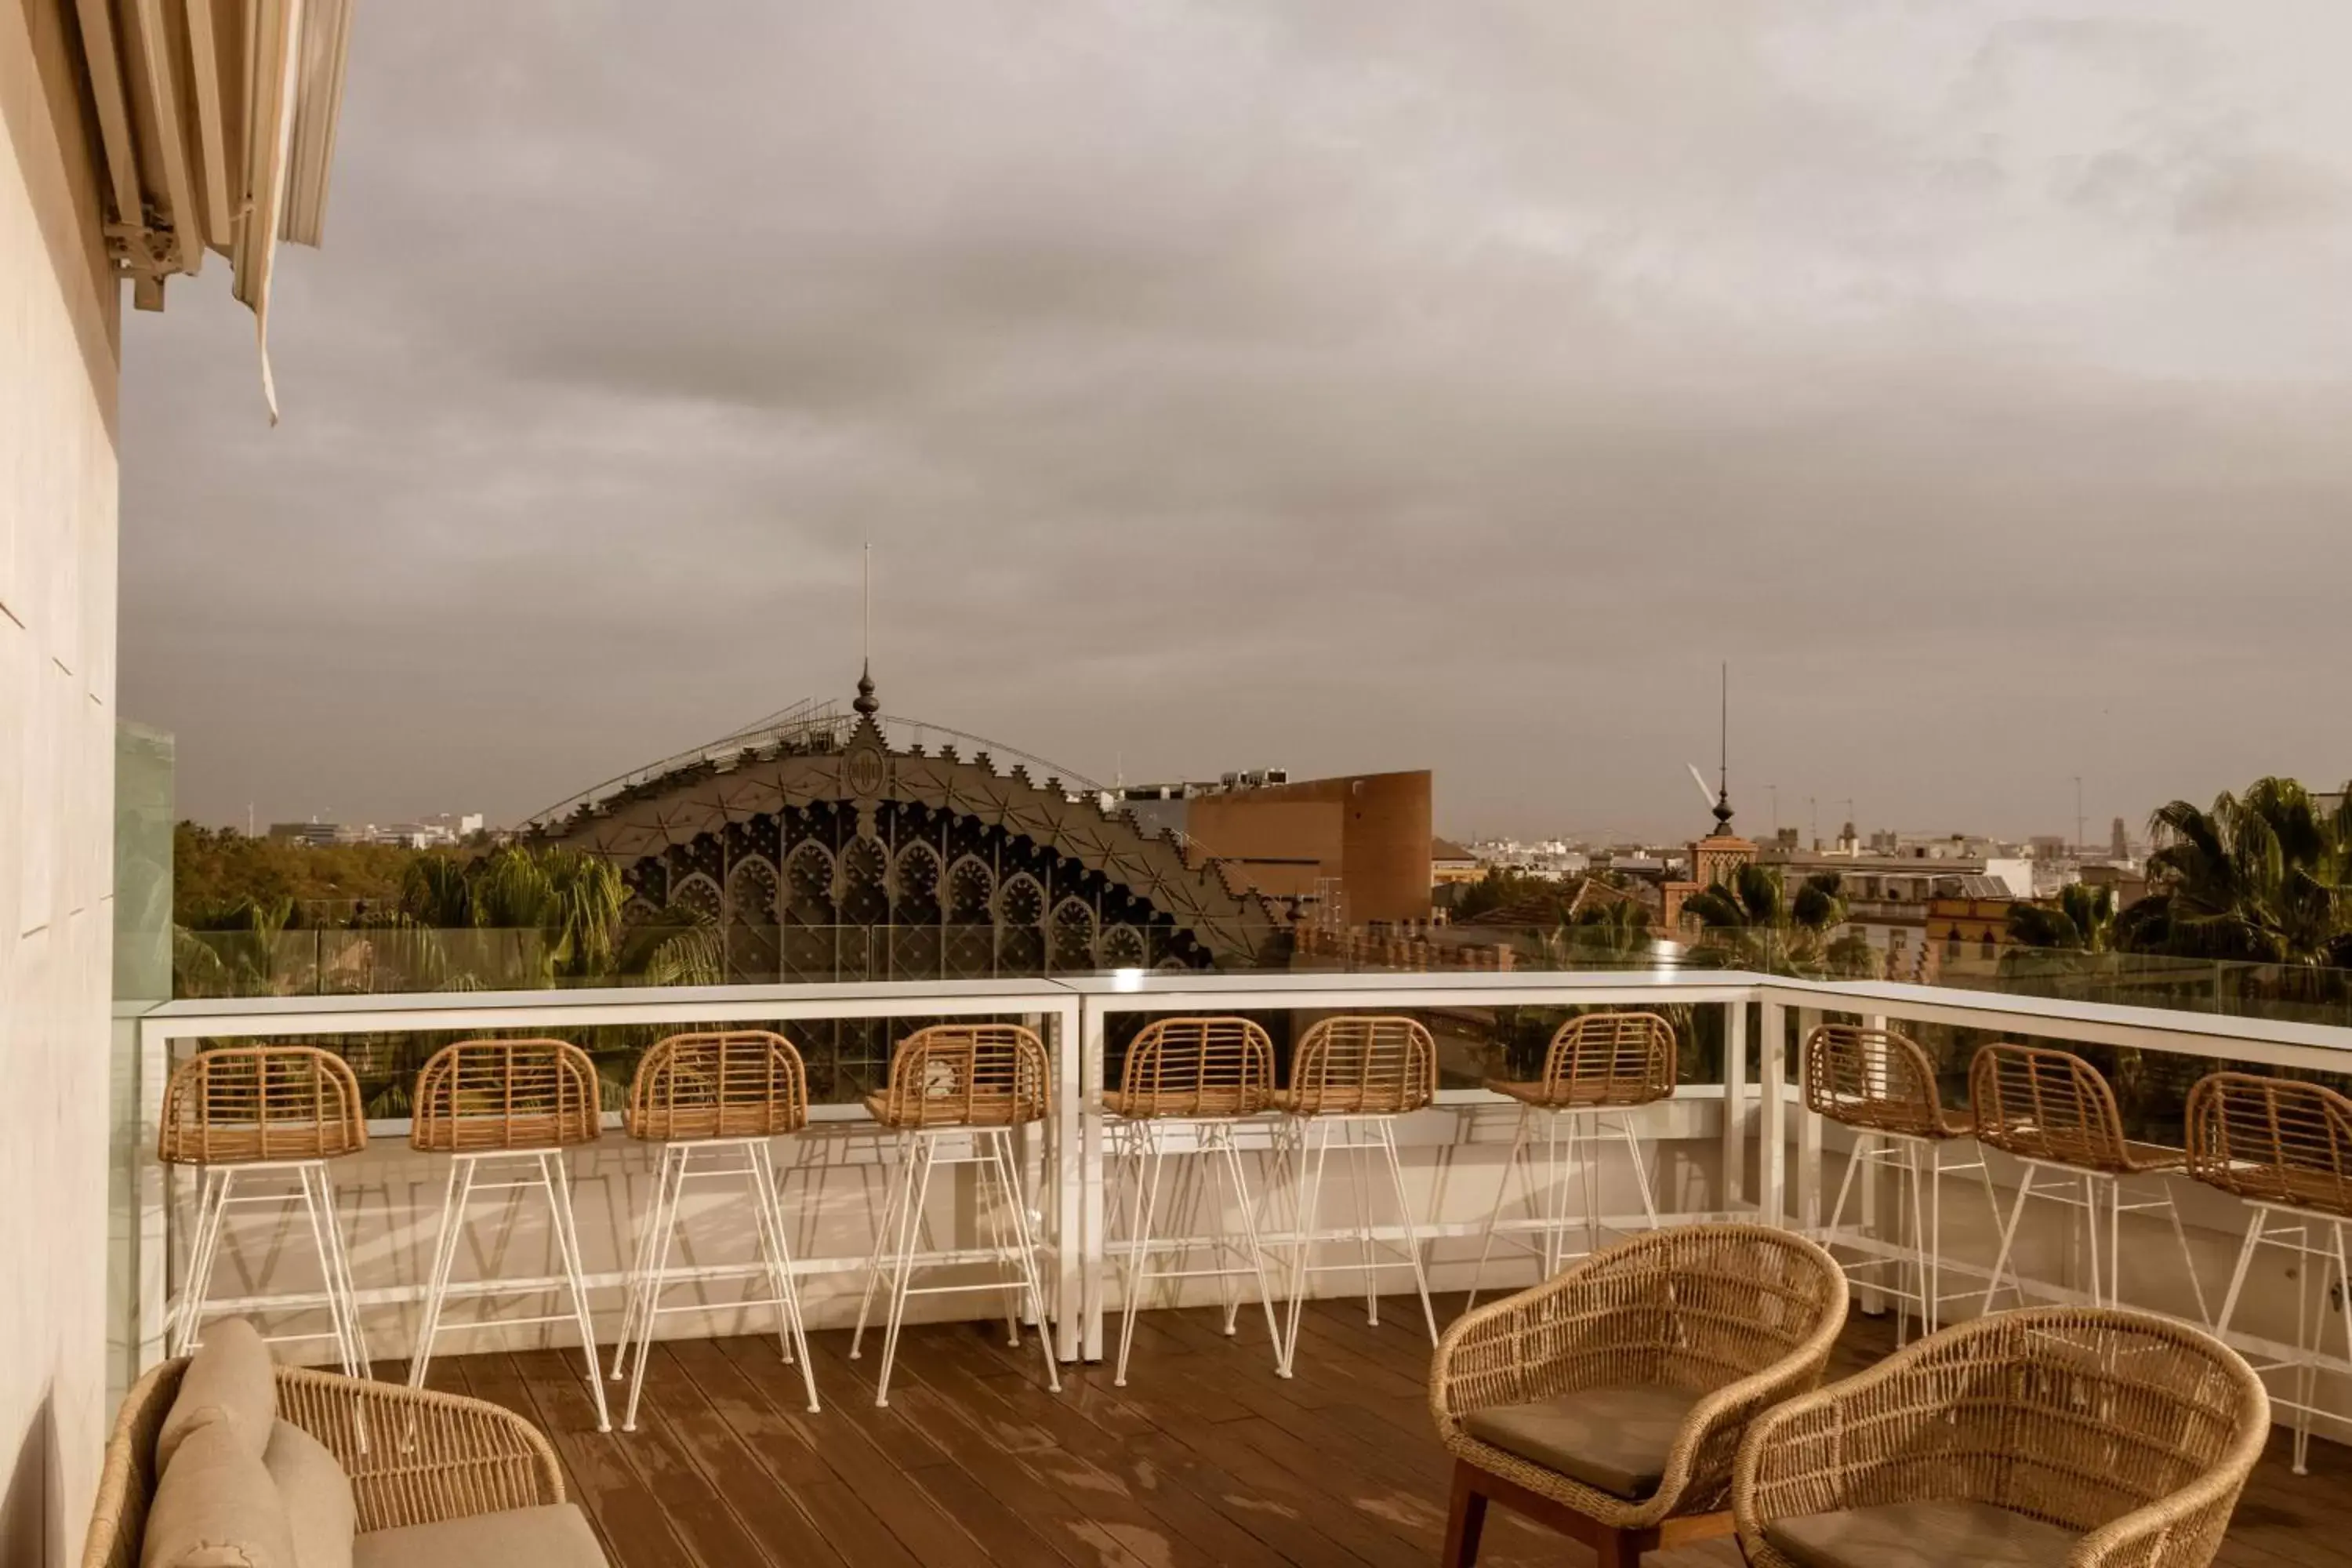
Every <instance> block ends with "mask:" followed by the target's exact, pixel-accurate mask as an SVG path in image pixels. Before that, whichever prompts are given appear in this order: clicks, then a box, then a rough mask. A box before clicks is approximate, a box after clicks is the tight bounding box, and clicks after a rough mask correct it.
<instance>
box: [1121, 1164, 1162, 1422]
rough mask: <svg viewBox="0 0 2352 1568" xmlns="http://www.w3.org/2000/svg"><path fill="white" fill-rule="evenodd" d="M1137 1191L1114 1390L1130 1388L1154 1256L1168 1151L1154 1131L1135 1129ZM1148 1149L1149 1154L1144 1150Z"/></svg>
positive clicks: (1131, 1218)
mask: <svg viewBox="0 0 2352 1568" xmlns="http://www.w3.org/2000/svg"><path fill="white" fill-rule="evenodd" d="M1134 1137H1135V1140H1136V1143H1135V1149H1136V1154H1135V1160H1136V1166H1137V1168H1136V1172H1135V1189H1134V1194H1133V1196H1132V1198H1131V1199H1130V1206H1129V1211H1128V1232H1127V1267H1126V1270H1125V1275H1126V1278H1125V1281H1124V1290H1123V1295H1124V1300H1122V1302H1121V1304H1120V1321H1119V1328H1118V1365H1117V1367H1116V1368H1115V1369H1114V1370H1113V1372H1112V1373H1111V1384H1112V1385H1113V1386H1114V1387H1118V1388H1125V1387H1126V1386H1127V1363H1128V1357H1129V1355H1130V1354H1132V1353H1133V1352H1134V1349H1135V1314H1136V1310H1137V1309H1138V1308H1139V1307H1140V1306H1141V1305H1142V1304H1143V1293H1144V1291H1145V1290H1146V1289H1148V1288H1149V1286H1148V1273H1149V1270H1148V1265H1149V1263H1150V1256H1151V1250H1150V1249H1151V1221H1152V1217H1153V1215H1155V1214H1156V1213H1157V1212H1158V1210H1159V1206H1160V1167H1161V1164H1162V1163H1163V1162H1164V1161H1165V1159H1166V1157H1167V1156H1166V1152H1165V1151H1164V1150H1163V1149H1162V1148H1161V1146H1160V1139H1159V1138H1158V1136H1157V1135H1156V1133H1155V1131H1154V1130H1151V1129H1147V1128H1143V1127H1138V1128H1137V1129H1135V1132H1134ZM1147 1149H1148V1151H1149V1152H1145V1151H1146V1150H1147Z"/></svg>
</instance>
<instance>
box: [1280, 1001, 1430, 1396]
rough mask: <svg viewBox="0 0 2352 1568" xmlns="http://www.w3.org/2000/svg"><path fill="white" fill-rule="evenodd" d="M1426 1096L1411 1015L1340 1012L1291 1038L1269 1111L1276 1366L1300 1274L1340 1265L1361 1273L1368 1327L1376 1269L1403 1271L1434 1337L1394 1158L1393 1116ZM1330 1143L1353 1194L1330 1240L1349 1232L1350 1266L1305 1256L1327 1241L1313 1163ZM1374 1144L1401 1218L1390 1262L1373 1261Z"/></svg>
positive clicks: (1296, 1310)
mask: <svg viewBox="0 0 2352 1568" xmlns="http://www.w3.org/2000/svg"><path fill="white" fill-rule="evenodd" d="M1436 1098H1437V1043H1436V1042H1435V1041H1434V1040H1433V1039H1431V1038H1430V1037H1429V1031H1428V1030H1427V1029H1425V1028H1423V1027H1422V1026H1421V1024H1420V1023H1419V1022H1418V1021H1417V1020H1415V1019H1412V1018H1406V1017H1401V1016H1386V1015H1375V1014H1343V1015H1341V1016H1338V1017H1334V1018H1326V1019H1324V1020H1322V1021H1321V1022H1320V1023H1318V1024H1315V1025H1312V1026H1309V1027H1308V1029H1307V1033H1306V1034H1305V1035H1304V1036H1302V1037H1300V1038H1299V1041H1298V1044H1297V1048H1296V1049H1295V1050H1294V1051H1293V1052H1292V1054H1291V1059H1290V1087H1289V1088H1288V1089H1277V1090H1276V1091H1275V1096H1274V1108H1275V1110H1278V1111H1280V1112H1281V1113H1282V1117H1283V1121H1282V1133H1283V1149H1284V1163H1285V1164H1286V1167H1287V1171H1288V1176H1289V1181H1288V1186H1289V1189H1290V1193H1291V1196H1292V1204H1291V1214H1292V1226H1291V1237H1290V1289H1289V1296H1290V1310H1289V1314H1288V1316H1287V1318H1286V1321H1285V1322H1284V1324H1283V1332H1282V1352H1281V1355H1282V1364H1283V1365H1285V1366H1290V1367H1295V1366H1297V1351H1298V1325H1299V1322H1300V1321H1301V1319H1302V1318H1303V1317H1304V1315H1305V1312H1306V1307H1307V1277H1308V1276H1309V1275H1311V1274H1323V1273H1335V1272H1338V1271H1339V1270H1341V1269H1354V1270H1360V1272H1361V1273H1362V1274H1363V1277H1364V1315H1365V1321H1368V1322H1370V1323H1373V1324H1375V1325H1377V1324H1378V1323H1379V1322H1380V1321H1381V1298H1380V1291H1379V1289H1378V1281H1379V1271H1380V1270H1381V1269H1382V1268H1411V1269H1412V1284H1413V1289H1415V1290H1416V1291H1418V1292H1419V1293H1420V1295H1421V1314H1422V1317H1423V1320H1425V1321H1427V1323H1428V1325H1429V1342H1430V1343H1432V1344H1435V1343H1436V1342H1437V1313H1436V1311H1435V1310H1433V1308H1432V1307H1431V1306H1430V1304H1429V1275H1428V1273H1427V1271H1426V1270H1425V1269H1424V1268H1423V1266H1422V1259H1421V1235H1420V1231H1419V1228H1418V1227H1417V1226H1415V1225H1414V1224H1413V1218H1412V1198H1411V1197H1410V1196H1409V1195H1408V1194H1406V1192H1405V1185H1404V1166H1403V1164H1402V1163H1401V1162H1400V1161H1399V1160H1398V1158H1397V1144H1396V1119H1397V1118H1398V1117H1400V1116H1406V1115H1410V1114H1412V1112H1413V1111H1416V1110H1420V1109H1422V1108H1423V1106H1425V1105H1427V1104H1429V1103H1430V1101H1432V1100H1434V1099H1436ZM1335 1141H1336V1142H1338V1144H1339V1147H1340V1148H1341V1149H1344V1150H1346V1151H1347V1152H1348V1158H1349V1163H1350V1165H1351V1167H1352V1168H1351V1170H1350V1174H1351V1175H1352V1176H1353V1178H1354V1180H1353V1182H1352V1183H1351V1185H1352V1186H1353V1187H1354V1189H1355V1198H1356V1223H1355V1225H1354V1226H1353V1228H1351V1229H1348V1230H1343V1231H1341V1232H1339V1235H1338V1237H1336V1238H1335V1239H1338V1240H1341V1241H1346V1240H1349V1239H1353V1240H1354V1241H1355V1242H1356V1243H1357V1245H1358V1247H1359V1248H1360V1260H1359V1261H1358V1262H1355V1263H1328V1264H1314V1263H1311V1262H1310V1261H1309V1260H1308V1257H1307V1255H1308V1253H1310V1252H1312V1251H1313V1250H1314V1247H1315V1244H1316V1243H1317V1242H1318V1241H1321V1240H1324V1239H1327V1238H1326V1237H1323V1236H1322V1235H1320V1233H1319V1232H1318V1229H1317V1226H1318V1224H1319V1223H1320V1217H1321V1215H1320V1211H1321V1206H1322V1198H1323V1169H1324V1165H1325V1163H1326V1162H1327V1161H1328V1158H1329V1154H1330V1151H1331V1147H1332V1145H1333V1143H1334V1142H1335ZM1375 1150H1377V1151H1378V1152H1379V1153H1380V1155H1381V1158H1382V1159H1383V1160H1385V1161H1386V1162H1387V1163H1388V1168H1389V1181H1390V1184H1391V1186H1392V1187H1393V1188H1394V1189H1395V1192H1396V1204H1397V1216H1398V1218H1399V1219H1401V1220H1402V1222H1403V1224H1404V1243H1403V1246H1402V1248H1401V1250H1402V1253H1403V1254H1404V1256H1403V1257H1402V1258H1401V1259H1398V1260H1395V1261H1391V1262H1383V1261H1381V1258H1380V1257H1379V1251H1380V1247H1381V1241H1380V1238H1379V1237H1378V1236H1377V1235H1376V1234H1375V1233H1374V1231H1373V1228H1372V1199H1371V1184H1370V1169H1369V1167H1370V1163H1371V1162H1370V1156H1371V1154H1372V1152H1373V1151H1375ZM1391 1245H1393V1244H1391Z"/></svg>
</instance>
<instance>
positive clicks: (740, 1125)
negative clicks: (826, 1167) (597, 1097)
mask: <svg viewBox="0 0 2352 1568" xmlns="http://www.w3.org/2000/svg"><path fill="white" fill-rule="evenodd" d="M807 1125H808V1074H807V1071H806V1070H805V1069H804V1068H803V1066H802V1064H801V1055H800V1052H798V1051H796V1050H794V1049H793V1043H792V1042H791V1041H790V1040H787V1039H786V1038H784V1037H783V1036H782V1035H777V1034H771V1033H769V1032H768V1031H767V1030H765V1029H732V1030H727V1031H724V1032H720V1033H714V1034H702V1035H672V1036H670V1037H668V1038H667V1039H666V1040H663V1041H661V1042H660V1043H659V1044H657V1045H656V1046H655V1047H653V1049H651V1050H649V1051H647V1052H646V1054H645V1056H644V1057H643V1058H640V1059H639V1060H638V1062H637V1070H636V1075H635V1077H634V1078H633V1079H630V1082H629V1110H628V1118H627V1126H628V1132H629V1136H630V1137H632V1138H640V1139H645V1140H646V1141H648V1142H662V1141H665V1140H668V1139H695V1138H779V1137H782V1136H783V1135H784V1134H786V1133H789V1132H798V1131H800V1130H801V1129H803V1127H806V1126H807Z"/></svg>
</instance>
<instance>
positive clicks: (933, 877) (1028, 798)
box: [538, 709, 1288, 1079]
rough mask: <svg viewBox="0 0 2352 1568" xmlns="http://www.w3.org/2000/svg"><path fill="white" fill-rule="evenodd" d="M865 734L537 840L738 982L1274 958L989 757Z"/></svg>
mask: <svg viewBox="0 0 2352 1568" xmlns="http://www.w3.org/2000/svg"><path fill="white" fill-rule="evenodd" d="M861 713H862V716H861V717H860V718H859V719H858V721H857V722H856V725H855V727H854V728H850V729H849V730H848V731H846V733H845V734H844V735H841V736H839V737H838V738H832V737H826V738H823V739H820V740H818V741H816V742H811V741H810V740H809V739H807V738H806V737H801V738H796V739H793V740H779V741H775V742H770V743H768V744H765V745H761V744H756V743H755V744H752V745H750V746H747V747H746V748H745V749H744V750H743V751H742V752H740V753H737V754H735V755H733V756H732V757H731V758H721V759H719V760H711V759H709V758H705V759H702V760H699V761H698V762H696V763H691V764H689V765H688V766H684V767H680V768H677V769H676V770H673V771H671V772H669V773H662V774H659V775H657V776H655V777H651V778H647V779H644V780H642V781H640V782H637V783H635V784H631V785H629V786H628V787H627V788H625V789H624V790H622V791H621V792H620V793H618V794H616V795H613V796H611V797H609V798H606V799H603V800H598V801H594V802H593V803H591V804H589V805H583V806H581V807H579V808H578V809H576V810H574V811H573V812H572V814H571V815H569V816H565V817H564V818H562V820H561V821H558V822H553V823H550V824H547V825H545V826H542V827H541V828H540V829H539V833H538V837H539V838H540V839H541V841H542V842H546V843H552V844H561V845H563V846H566V847H572V848H576V849H580V850H583V851H586V852H588V853H591V854H594V855H599V856H602V857H604V858H606V859H608V860H610V861H612V862H614V864H615V865H616V866H617V867H618V868H619V869H620V871H621V875H622V877H623V879H625V881H626V882H627V884H628V887H629V892H630V903H631V907H632V908H633V909H635V910H652V911H658V910H671V909H677V908H681V907H682V908H685V909H689V910H693V911H694V912H695V913H696V915H697V917H698V919H705V920H709V921H714V922H716V923H718V924H719V925H721V926H722V927H724V928H725V930H726V932H727V940H726V942H724V943H723V947H724V951H725V952H726V954H727V963H728V966H729V970H730V975H729V978H730V979H732V980H736V981H742V982H757V981H775V980H787V981H791V980H893V979H897V980H911V979H941V978H982V977H989V976H1013V975H1030V974H1043V973H1084V972H1089V971H1096V970H1101V969H1110V968H1129V967H1140V968H1182V969H1209V968H1255V967H1258V966H1261V965H1263V964H1265V963H1277V962H1280V961H1281V960H1282V959H1283V957H1284V956H1286V949H1287V942H1288V937H1287V932H1286V929H1285V928H1284V927H1283V926H1282V924H1281V923H1280V922H1279V921H1277V920H1276V916H1275V913H1274V911H1273V910H1271V909H1270V908H1269V907H1268V906H1267V904H1266V903H1265V900H1263V899H1261V898H1259V897H1258V896H1257V895H1256V894H1255V893H1252V892H1247V891H1240V890H1236V889H1234V888H1233V887H1232V886H1231V885H1230V884H1229V883H1228V882H1227V881H1226V880H1225V878H1224V875H1223V871H1222V869H1221V868H1219V867H1218V866H1217V865H1216V864H1215V863H1213V862H1204V863H1200V864H1195V863H1194V862H1192V860H1190V859H1188V858H1187V857H1186V855H1185V853H1184V852H1183V850H1182V849H1181V848H1180V847H1179V846H1178V845H1177V844H1176V843H1175V842H1173V841H1172V840H1171V839H1169V838H1167V837H1160V836H1152V837H1147V836H1145V835H1144V834H1143V833H1142V832H1141V831H1140V830H1139V828H1138V827H1137V826H1136V825H1135V823H1134V821H1133V819H1132V818H1130V817H1129V816H1125V815H1124V814H1118V815H1112V814H1108V813H1106V812H1104V811H1103V810H1102V809H1101V808H1100V807H1099V806H1098V805H1097V804H1096V803H1095V801H1094V800H1093V799H1092V798H1091V797H1085V796H1082V797H1080V798H1077V799H1073V798H1071V795H1070V793H1069V792H1067V791H1066V790H1064V789H1063V788H1062V787H1061V784H1060V781H1058V780H1053V779H1048V780H1046V781H1045V783H1044V784H1037V783H1034V782H1033V781H1032V780H1031V779H1030V778H1029V776H1028V774H1027V773H1026V772H1025V770H1024V769H1023V768H1020V767H1014V768H1013V769H1012V770H1011V771H1010V772H1008V773H999V772H997V771H996V769H995V768H994V766H993V765H992V764H991V763H990V761H989V758H988V756H987V754H986V753H985V752H982V753H980V754H978V755H975V756H973V757H971V758H964V757H960V756H959V755H957V753H956V752H955V749H954V748H953V747H951V746H950V747H945V748H942V749H940V750H939V751H937V752H926V751H924V750H923V749H922V748H921V747H919V746H917V747H910V748H908V749H906V750H903V751H894V750H892V749H891V748H890V747H889V746H888V745H887V742H886V741H885V738H884V735H883V732H882V730H881V727H880V725H879V724H878V723H877V721H876V718H875V715H874V714H873V713H872V712H871V711H870V710H863V709H862V710H861ZM842 1031H843V1033H842V1038H841V1039H840V1040H839V1042H838V1045H839V1046H840V1047H842V1048H841V1050H840V1054H839V1057H838V1058H837V1059H838V1064H839V1066H840V1067H841V1068H843V1069H845V1071H846V1072H847V1074H848V1076H849V1077H850V1078H852V1079H863V1078H864V1077H866V1068H870V1067H871V1066H872V1061H871V1059H870V1058H871V1051H872V1047H875V1046H879V1047H881V1049H882V1050H883V1051H884V1052H885V1053H886V1054H887V1043H885V1042H882V1041H865V1040H863V1039H862V1037H860V1038H858V1039H856V1040H853V1039H852V1038H851V1037H852V1036H856V1035H860V1033H861V1032H860V1031H858V1030H857V1029H856V1026H846V1025H845V1026H842ZM851 1058H860V1059H859V1060H857V1061H855V1062H853V1060H852V1059H851ZM813 1065H814V1064H813Z"/></svg>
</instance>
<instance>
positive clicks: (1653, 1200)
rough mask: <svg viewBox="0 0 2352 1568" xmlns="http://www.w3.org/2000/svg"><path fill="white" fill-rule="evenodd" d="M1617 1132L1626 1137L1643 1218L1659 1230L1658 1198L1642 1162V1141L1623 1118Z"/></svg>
mask: <svg viewBox="0 0 2352 1568" xmlns="http://www.w3.org/2000/svg"><path fill="white" fill-rule="evenodd" d="M1617 1131H1620V1132H1622V1133H1623V1134H1624V1135H1625V1153H1626V1157H1627V1158H1629V1159H1631V1160H1632V1161H1633V1190H1634V1192H1635V1193H1637V1194H1640V1195H1641V1199H1642V1217H1643V1220H1644V1221H1646V1222H1647V1223H1648V1225H1649V1227H1650V1228H1651V1229H1652V1230H1655V1229H1657V1228H1658V1198H1657V1194H1655V1193H1654V1192H1652V1191H1651V1190H1650V1170H1649V1167H1648V1166H1647V1165H1646V1164H1644V1163H1643V1160H1642V1140H1641V1139H1640V1138H1639V1137H1637V1136H1635V1135H1634V1132H1633V1123H1632V1122H1631V1121H1627V1120H1625V1118H1623V1117H1622V1116H1620V1117H1619V1118H1618V1119H1617Z"/></svg>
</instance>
